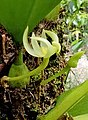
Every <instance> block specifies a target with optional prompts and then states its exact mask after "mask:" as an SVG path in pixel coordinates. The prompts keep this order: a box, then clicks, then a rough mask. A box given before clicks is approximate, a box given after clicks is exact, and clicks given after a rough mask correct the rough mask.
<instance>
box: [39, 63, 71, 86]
mask: <svg viewBox="0 0 88 120" xmlns="http://www.w3.org/2000/svg"><path fill="white" fill-rule="evenodd" d="M69 70H70V67H69V66H68V65H67V66H66V67H65V68H63V69H62V70H61V71H59V72H57V73H55V75H53V76H51V77H49V78H48V79H46V80H43V81H42V82H41V83H40V84H41V85H45V84H47V83H48V82H50V81H51V80H53V79H56V78H57V77H59V76H60V75H62V74H64V73H66V74H68V72H69Z"/></svg>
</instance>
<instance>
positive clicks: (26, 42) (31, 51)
mask: <svg viewBox="0 0 88 120" xmlns="http://www.w3.org/2000/svg"><path fill="white" fill-rule="evenodd" d="M27 37H28V26H27V28H26V29H25V31H24V34H23V45H24V47H25V49H26V51H27V52H28V53H29V54H30V55H32V56H35V57H38V56H37V55H36V54H35V51H34V50H33V49H32V47H31V46H30V44H29V42H28V39H27Z"/></svg>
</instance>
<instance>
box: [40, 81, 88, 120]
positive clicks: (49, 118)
mask: <svg viewBox="0 0 88 120" xmlns="http://www.w3.org/2000/svg"><path fill="white" fill-rule="evenodd" d="M87 93H88V80H87V81H85V82H84V83H83V84H81V85H79V86H78V87H76V89H74V90H72V91H71V92H69V93H68V94H67V93H66V94H67V95H66V96H65V95H64V96H63V98H62V101H61V102H58V101H57V102H56V105H55V107H54V108H53V109H51V110H50V111H49V112H48V113H47V114H46V115H44V116H41V117H40V120H57V119H58V118H59V117H60V116H61V115H63V114H64V113H65V112H67V111H68V109H70V108H71V107H72V106H73V105H75V104H76V103H77V102H78V101H79V100H80V99H82V98H83V97H84V96H85V95H86V94H87ZM62 95H63V94H62Z"/></svg>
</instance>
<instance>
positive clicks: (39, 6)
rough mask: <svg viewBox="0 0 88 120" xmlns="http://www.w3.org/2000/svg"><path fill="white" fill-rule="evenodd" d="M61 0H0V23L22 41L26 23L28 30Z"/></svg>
mask: <svg viewBox="0 0 88 120" xmlns="http://www.w3.org/2000/svg"><path fill="white" fill-rule="evenodd" d="M60 1H61V0H0V23H1V24H2V25H4V27H5V28H6V29H7V30H8V31H9V32H10V33H11V34H12V35H13V37H14V40H15V42H18V43H22V36H23V32H24V30H25V28H26V27H27V25H28V26H29V31H30V32H31V31H32V29H33V28H34V27H35V26H36V24H37V23H38V22H39V21H40V20H42V19H43V18H44V17H45V16H46V15H47V14H48V13H49V12H50V11H51V10H52V9H53V8H54V7H55V6H56V5H58V4H59V3H60Z"/></svg>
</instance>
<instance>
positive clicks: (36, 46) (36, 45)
mask: <svg viewBox="0 0 88 120" xmlns="http://www.w3.org/2000/svg"><path fill="white" fill-rule="evenodd" d="M46 34H47V35H48V36H49V37H51V39H52V42H51V43H50V42H49V41H48V40H47V36H46ZM27 36H28V26H27V28H26V29H25V31H24V35H23V44H24V47H25V49H26V51H27V52H28V53H29V54H30V55H32V56H35V57H44V58H49V57H50V56H52V55H53V54H55V53H59V52H60V50H61V46H60V43H59V40H58V36H57V35H56V34H55V33H54V32H51V31H49V30H43V31H42V34H41V37H38V36H37V37H36V36H35V34H34V33H32V36H31V37H30V39H31V45H30V44H29V42H28V39H27Z"/></svg>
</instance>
